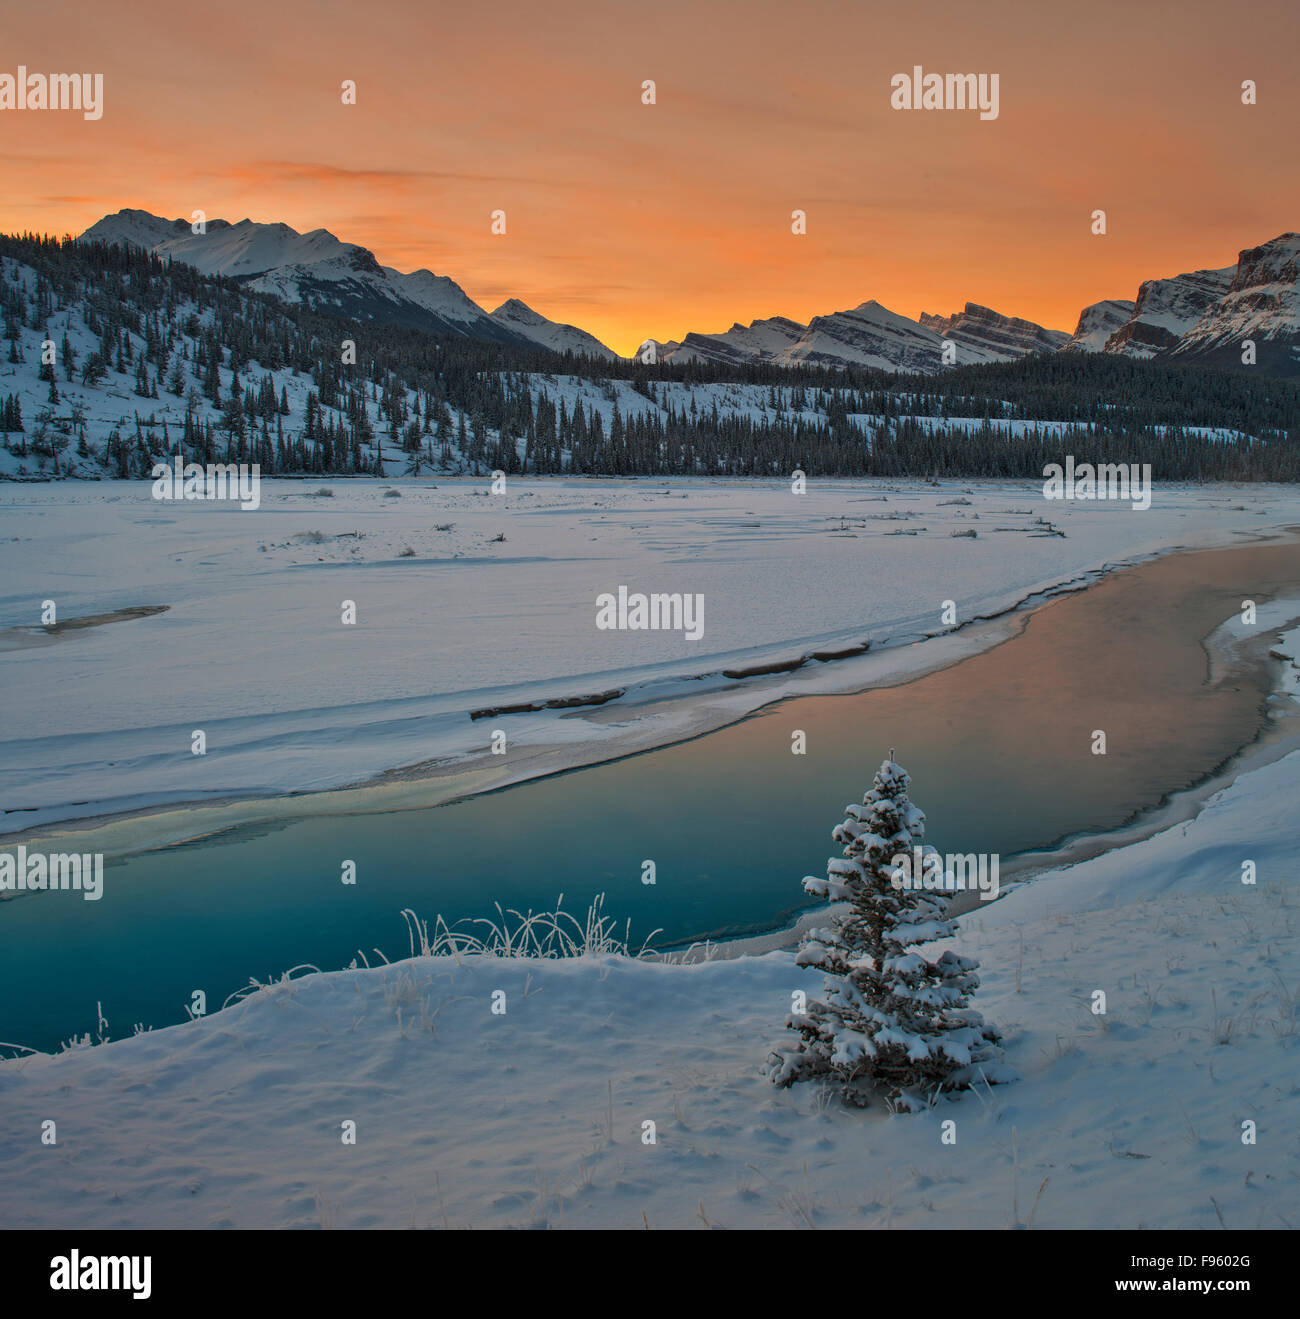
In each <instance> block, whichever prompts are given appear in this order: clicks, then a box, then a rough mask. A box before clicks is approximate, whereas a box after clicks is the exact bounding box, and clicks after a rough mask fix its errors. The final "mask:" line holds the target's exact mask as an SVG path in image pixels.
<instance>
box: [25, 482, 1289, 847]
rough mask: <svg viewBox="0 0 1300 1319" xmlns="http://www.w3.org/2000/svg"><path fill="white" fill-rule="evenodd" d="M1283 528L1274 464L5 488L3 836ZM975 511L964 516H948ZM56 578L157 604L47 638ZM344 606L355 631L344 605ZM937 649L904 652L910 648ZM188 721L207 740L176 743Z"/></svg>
mask: <svg viewBox="0 0 1300 1319" xmlns="http://www.w3.org/2000/svg"><path fill="white" fill-rule="evenodd" d="M321 490H329V491H332V492H333V493H332V494H331V495H325V494H322V493H320V491H321ZM390 491H395V492H396V495H393V494H390ZM1038 519H1047V520H1049V521H1050V522H1052V523H1054V524H1055V525H1056V526H1057V527H1059V528H1061V529H1062V530H1064V531H1065V533H1066V535H1065V536H1063V537H1062V536H1055V535H1047V534H1044V527H1043V525H1042V524H1041V523H1040V522H1039V521H1038ZM1297 523H1300V491H1297V489H1296V488H1294V487H1272V486H1267V487H1259V486H1254V487H1217V486H1216V487H1204V488H1192V487H1157V489H1156V491H1155V500H1154V504H1153V506H1152V508H1151V509H1150V510H1147V511H1144V512H1143V511H1134V510H1133V509H1132V508H1131V506H1130V505H1129V504H1127V503H1113V502H1112V503H1106V502H1098V503H1091V504H1089V503H1082V502H1075V503H1070V502H1060V501H1056V502H1050V503H1049V502H1047V501H1045V500H1044V499H1043V497H1042V490H1041V486H1040V485H1038V484H1037V483H1026V482H1002V483H978V484H967V483H958V482H949V483H945V484H943V485H941V486H930V485H927V484H923V483H918V482H906V483H884V482H834V483H831V482H827V483H818V482H813V483H812V484H811V485H810V487H809V489H808V492H807V493H806V494H803V495H795V494H792V493H791V491H790V488H789V486H788V485H785V484H776V483H772V484H767V483H742V482H734V483H726V482H722V481H702V480H697V481H672V482H669V483H667V484H664V483H659V482H649V481H637V482H614V481H599V480H545V479H543V480H524V479H512V480H510V481H509V482H508V484H507V490H506V493H505V494H492V493H490V487H489V484H488V482H486V481H483V482H478V481H470V480H451V481H449V480H441V479H440V480H439V481H438V482H436V483H434V482H430V481H427V480H426V481H420V480H408V481H395V482H372V481H334V482H332V483H330V482H328V481H326V482H324V483H320V482H299V481H266V482H263V484H262V490H261V506H260V508H259V509H257V510H256V511H248V512H244V511H239V509H238V508H237V507H236V506H233V505H223V504H209V503H202V502H193V501H191V502H171V503H167V502H159V501H155V500H153V499H152V498H151V497H150V487H149V485H148V483H145V482H93V483H92V482H77V481H66V482H60V483H55V484H48V485H47V484H27V485H23V484H7V485H3V486H0V567H2V568H3V582H4V585H3V588H0V629H3V630H0V666H2V667H0V674H2V675H3V676H2V681H3V683H4V688H5V691H6V693H7V695H8V696H9V698H10V699H8V700H7V702H6V712H5V721H4V728H3V731H2V732H0V751H2V752H3V754H2V755H0V805H2V806H3V808H4V809H5V811H6V814H5V816H4V817H3V823H0V830H3V831H8V832H13V831H15V830H17V829H20V828H30V827H35V826H39V825H40V824H42V823H44V822H47V821H50V820H58V819H68V818H72V817H85V816H90V815H95V814H102V813H105V812H108V811H119V810H125V809H131V808H135V807H138V806H142V805H146V804H149V803H158V802H167V801H180V800H198V799H202V798H205V797H208V798H211V797H222V796H229V795H238V794H273V793H282V792H287V791H297V790H310V789H323V788H329V787H335V786H338V785H344V784H350V783H355V782H358V781H360V780H364V779H366V778H367V777H369V776H372V775H375V774H378V773H381V772H383V771H385V770H388V769H392V768H395V767H398V766H405V765H412V764H418V763H423V762H426V761H430V760H440V761H443V762H446V763H451V762H454V761H456V760H457V759H458V758H464V757H471V756H480V755H482V754H484V753H485V752H486V751H487V748H488V745H489V739H490V734H491V731H492V729H493V727H495V726H497V725H498V724H499V723H500V721H499V720H496V719H480V720H471V719H470V718H469V714H470V713H471V712H472V711H475V710H479V709H483V708H490V707H496V706H501V705H506V704H516V703H521V702H527V701H533V700H538V699H547V698H567V697H574V696H584V695H588V694H591V693H599V692H604V691H608V690H610V689H612V688H626V689H628V695H627V697H625V698H624V699H623V700H621V701H619V702H616V703H614V704H613V705H609V706H605V707H602V708H601V711H600V715H601V717H600V719H599V720H596V719H588V718H573V717H567V718H566V717H562V716H563V715H564V714H565V713H566V712H559V711H555V710H547V711H544V712H542V713H539V714H536V715H527V716H520V715H512V716H510V717H509V719H508V720H507V721H506V723H507V726H508V733H509V737H510V743H511V755H512V757H515V756H516V755H517V753H518V751H519V750H520V749H521V748H523V749H526V748H527V747H528V746H529V744H530V743H545V744H554V743H557V742H564V741H566V740H567V741H569V742H574V743H575V744H576V743H581V744H582V746H583V747H584V749H585V750H586V751H587V752H588V753H590V754H595V753H594V752H592V751H591V748H593V747H598V746H601V745H605V744H608V745H609V746H610V748H611V753H612V750H613V748H614V745H615V742H616V741H617V740H618V739H620V738H626V737H627V736H628V734H629V731H630V730H632V729H634V728H635V727H636V726H637V724H638V722H639V721H642V722H643V721H644V720H643V718H642V717H644V719H653V718H658V717H662V705H656V706H654V707H652V708H651V709H650V710H648V711H646V710H640V709H634V708H631V707H632V704H633V702H634V701H638V702H640V703H642V704H644V703H645V702H647V701H649V700H650V699H651V698H656V697H661V696H668V695H679V694H681V693H682V692H683V691H691V692H695V693H699V692H702V691H706V690H717V691H722V692H725V693H726V694H727V699H728V700H730V701H731V702H732V705H731V708H730V714H729V717H736V715H737V714H738V713H743V708H744V706H745V703H746V701H749V702H751V703H754V704H756V703H758V702H760V701H767V700H771V699H774V698H775V696H777V695H780V694H781V693H782V692H784V691H787V690H789V691H796V690H810V689H812V688H813V686H814V685H815V684H816V683H818V682H820V683H823V684H824V683H826V682H831V681H834V682H840V683H842V685H843V686H844V687H846V688H847V687H851V686H852V685H853V683H854V681H855V679H856V678H857V677H858V676H859V675H860V673H861V670H860V669H857V668H855V667H854V666H855V665H856V664H858V661H855V660H846V661H839V662H837V663H834V664H821V663H818V664H814V665H810V666H807V667H805V669H803V670H801V671H800V672H799V673H798V674H792V675H788V677H786V678H778V679H774V680H766V681H765V682H758V683H753V684H748V685H746V684H738V683H737V682H735V681H734V680H732V679H729V678H724V677H722V671H723V670H724V669H727V668H734V667H736V666H741V667H743V666H746V665H753V664H755V663H761V662H768V661H772V660H775V659H785V658H790V657H794V656H798V655H801V654H806V653H808V652H809V651H811V650H815V649H817V648H819V647H824V648H830V649H834V648H835V647H836V646H842V645H848V644H851V643H857V642H861V641H863V640H866V639H870V640H871V642H872V646H873V650H876V649H877V648H879V647H881V646H884V645H888V644H890V643H894V644H897V643H900V642H909V641H912V640H915V639H917V638H918V637H921V636H923V635H926V634H933V633H937V632H943V631H946V630H948V628H947V626H946V624H945V622H944V618H943V609H944V602H945V601H947V600H951V601H952V602H953V604H954V607H955V611H956V618H957V620H958V623H959V624H961V623H965V622H966V621H968V620H970V619H971V618H973V617H976V616H980V615H988V614H992V613H994V612H996V611H999V610H1002V609H1005V608H1008V607H1009V606H1012V605H1015V604H1016V603H1017V602H1019V601H1022V600H1024V599H1025V598H1026V597H1028V596H1030V595H1032V594H1033V593H1035V592H1040V591H1042V590H1044V589H1048V588H1051V587H1053V586H1055V585H1057V584H1059V583H1064V582H1071V581H1076V580H1078V579H1080V578H1081V577H1082V576H1083V575H1084V574H1087V573H1090V572H1096V571H1099V570H1101V569H1103V568H1105V567H1106V566H1108V565H1114V564H1116V563H1118V562H1122V561H1127V560H1132V559H1137V558H1141V557H1143V556H1146V555H1150V554H1153V553H1157V552H1160V551H1162V550H1165V549H1168V548H1170V547H1172V546H1206V545H1216V544H1225V543H1233V542H1237V541H1240V540H1241V539H1242V538H1243V537H1246V536H1253V535H1259V534H1261V533H1264V532H1267V531H1270V530H1276V529H1278V528H1280V527H1283V526H1285V525H1287V524H1297ZM966 531H976V532H977V533H978V535H977V537H976V538H974V539H972V538H969V537H967V536H959V535H956V534H954V533H958V532H966ZM899 533H904V534H899ZM913 533H915V534H913ZM501 536H504V537H505V539H504V540H500V539H498V537H501ZM620 585H626V586H627V587H628V589H629V590H630V591H644V592H684V593H691V594H699V595H701V596H703V602H704V613H703V622H704V635H703V636H702V638H700V639H699V640H696V641H692V640H688V639H686V637H685V636H684V635H683V634H682V633H681V632H672V631H608V630H606V631H602V630H599V629H598V628H597V627H596V625H595V623H596V608H595V601H596V597H597V595H599V594H600V593H602V592H616V591H617V590H618V588H619V586H620ZM47 600H50V601H53V602H54V603H55V605H56V607H57V619H58V620H59V621H67V620H70V619H74V618H84V617H87V616H93V615H102V614H106V613H110V612H112V611H115V610H120V609H126V608H129V607H131V606H141V605H165V606H166V607H167V609H166V612H163V613H158V614H154V615H152V616H149V617H143V618H135V619H131V620H129V621H118V622H112V623H109V624H106V625H103V626H96V627H90V628H83V629H79V630H72V631H68V632H64V633H62V634H61V635H57V636H52V635H50V634H48V633H46V632H44V631H41V630H40V629H39V624H40V623H41V622H42V609H43V607H44V602H45V601H47ZM349 600H351V601H353V602H355V605H356V617H357V621H356V624H355V625H346V624H344V623H343V622H342V615H343V608H344V602H345V601H349ZM945 644H947V640H946V639H945V641H941V642H932V643H930V645H928V646H926V647H915V648H914V649H913V651H912V653H911V655H907V652H906V651H904V650H900V651H899V652H898V654H899V656H900V659H904V658H905V659H906V661H907V662H916V663H923V662H926V661H927V660H928V659H929V657H930V656H931V655H933V654H934V650H933V649H932V648H933V647H936V646H942V645H945ZM922 652H927V654H925V655H923V654H922ZM913 657H914V658H913ZM872 658H873V660H874V658H876V657H874V656H873V657H872ZM702 674H707V675H713V676H712V677H710V678H708V679H706V680H704V681H699V680H698V679H699V675H702ZM858 685H862V684H861V683H860V682H859V684H858ZM737 692H739V693H740V694H739V695H737ZM570 713H571V712H570ZM195 729H202V730H203V731H204V732H205V733H206V736H207V754H206V755H203V756H196V755H193V754H192V752H191V745H192V743H191V735H192V733H193V731H194V730H195ZM643 731H644V730H643ZM672 731H673V730H672V729H669V730H668V731H667V732H666V733H665V736H668V735H670V734H671V732H672Z"/></svg>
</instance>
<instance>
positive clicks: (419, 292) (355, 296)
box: [81, 210, 536, 343]
mask: <svg viewBox="0 0 1300 1319" xmlns="http://www.w3.org/2000/svg"><path fill="white" fill-rule="evenodd" d="M81 237H82V238H83V239H88V240H91V241H94V240H99V241H103V242H107V243H124V244H131V245H134V246H136V247H143V248H146V249H147V250H149V251H152V252H155V253H157V255H158V256H161V257H171V258H172V259H173V260H175V261H181V262H184V263H185V264H186V265H190V266H193V267H195V268H196V269H197V270H201V271H202V272H203V273H204V274H208V275H227V276H230V277H231V278H232V279H239V280H242V281H245V282H246V283H247V284H248V286H249V287H250V288H252V289H255V290H256V291H258V292H261V293H270V294H273V295H274V296H275V297H278V298H281V299H283V300H284V301H285V302H291V303H297V302H301V303H306V304H307V305H309V306H312V307H315V308H318V309H319V310H321V311H326V312H332V313H334V314H336V315H339V316H345V317H348V318H349V319H354V320H362V321H366V320H379V321H386V322H391V323H393V324H396V325H408V326H412V327H414V328H417V329H422V330H428V331H430V332H431V333H434V334H458V335H466V336H468V337H470V338H475V339H494V340H498V341H501V342H507V343H522V342H536V341H535V340H534V339H532V338H531V337H529V336H524V335H520V334H518V333H516V332H515V331H514V330H513V329H511V328H510V327H509V326H507V325H504V324H502V323H501V322H500V321H497V320H494V319H493V318H492V317H491V316H489V315H488V313H487V312H485V311H484V310H483V308H482V307H480V306H479V305H478V304H477V303H475V302H474V301H473V300H472V299H470V298H469V297H468V296H467V295H466V293H465V291H464V290H463V289H462V288H461V287H460V285H458V284H457V283H455V281H454V280H451V279H448V278H447V277H446V276H445V275H435V274H434V273H433V272H432V271H431V270H416V271H414V272H412V273H411V274H409V275H406V274H403V273H402V272H401V271H398V270H394V269H393V268H392V267H390V266H381V265H380V264H379V262H378V261H377V260H376V259H375V255H374V253H373V252H371V251H369V250H368V249H367V248H364V247H359V246H358V245H357V244H355V243H344V242H340V241H339V239H337V238H335V237H334V235H333V234H331V233H329V232H328V231H327V230H325V229H313V230H312V231H311V232H310V233H306V234H300V233H299V232H298V231H297V230H296V229H291V228H290V227H289V226H288V225H287V224H257V223H254V222H253V221H252V220H240V221H239V222H238V223H237V224H231V223H229V222H228V221H226V220H209V221H208V222H207V226H206V232H204V233H201V234H196V233H194V232H193V231H192V229H191V227H190V225H189V224H188V223H187V222H186V221H184V220H164V219H162V218H160V217H159V216H156V215H151V214H149V212H147V211H131V210H123V211H119V212H118V213H117V214H116V215H109V216H105V217H104V218H103V219H102V220H99V221H98V222H97V223H95V224H93V225H91V226H90V228H89V229H87V230H86V232H85V233H84V234H82V235H81Z"/></svg>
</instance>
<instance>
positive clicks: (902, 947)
mask: <svg viewBox="0 0 1300 1319" xmlns="http://www.w3.org/2000/svg"><path fill="white" fill-rule="evenodd" d="M893 754H894V753H893V751H892V750H891V752H890V758H889V759H888V760H886V761H885V762H884V763H883V764H882V765H881V766H880V770H879V772H878V773H877V774H876V777H875V782H874V784H873V786H872V788H871V790H870V791H869V792H868V793H867V794H866V796H865V797H863V799H862V805H861V806H849V807H846V814H847V818H846V819H845V820H844V822H843V824H840V825H838V826H837V827H836V829H835V831H834V834H833V837H834V839H835V841H836V842H838V843H842V844H843V845H844V856H843V859H840V858H832V859H831V860H830V861H829V862H828V863H827V878H825V879H817V878H815V877H812V876H809V877H808V878H807V879H805V880H804V882H803V883H804V888H805V889H806V890H807V891H808V892H809V893H811V894H813V895H814V896H816V897H824V898H829V899H830V900H831V901H833V902H839V901H845V900H847V901H848V902H849V903H850V904H851V907H850V909H849V910H848V911H847V912H846V913H844V914H843V915H836V916H833V917H832V918H831V923H830V925H829V926H828V927H826V928H823V929H817V930H813V931H811V932H810V933H809V934H808V935H807V936H806V937H805V939H804V941H803V943H802V944H801V945H800V948H799V953H798V956H797V958H796V961H797V963H798V965H799V966H809V967H817V968H819V969H820V970H822V971H824V972H825V973H826V983H825V990H824V1001H817V1002H809V1003H808V1004H807V1011H806V1012H803V1013H797V1014H791V1015H790V1016H788V1017H787V1018H786V1025H787V1026H788V1027H789V1028H790V1029H792V1030H794V1031H797V1032H798V1034H799V1036H800V1040H799V1043H798V1044H796V1045H795V1046H794V1047H793V1048H791V1049H790V1050H788V1051H787V1052H785V1053H781V1052H774V1053H773V1054H772V1055H771V1057H770V1058H769V1059H768V1065H769V1075H770V1077H771V1079H772V1081H773V1082H774V1083H775V1084H777V1085H779V1086H789V1085H792V1084H793V1083H794V1082H796V1081H806V1080H813V1079H819V1078H820V1079H823V1080H827V1081H831V1082H835V1083H838V1085H839V1088H840V1093H841V1095H842V1096H843V1098H844V1099H845V1101H846V1102H848V1103H851V1104H858V1105H865V1104H866V1103H868V1102H869V1099H870V1096H871V1094H872V1092H873V1091H875V1092H877V1093H883V1094H884V1095H885V1096H886V1097H887V1098H888V1099H890V1100H891V1101H893V1103H894V1105H895V1106H896V1107H898V1108H902V1109H907V1110H912V1111H915V1110H917V1109H920V1108H925V1107H927V1106H928V1105H929V1104H930V1103H931V1102H933V1098H934V1096H935V1095H937V1094H938V1093H939V1092H940V1091H944V1090H957V1089H964V1088H966V1087H967V1086H969V1085H970V1084H971V1083H972V1082H973V1081H976V1080H980V1079H986V1080H988V1081H990V1082H994V1081H1001V1080H1014V1079H1015V1073H1014V1072H1013V1071H1012V1070H1011V1069H1010V1068H1008V1067H1007V1066H1006V1065H1005V1064H1003V1063H1001V1062H1000V1058H1001V1050H1000V1049H999V1048H998V1047H997V1045H998V1041H999V1039H1000V1036H999V1034H998V1032H997V1030H996V1029H995V1028H994V1027H992V1026H988V1025H986V1024H985V1023H984V1020H983V1018H982V1017H981V1016H980V1014H979V1013H978V1012H976V1011H974V1010H973V1009H971V1008H968V1007H967V1006H966V1005H967V1003H968V1002H969V1000H970V995H971V993H972V992H973V991H974V990H975V989H976V988H977V987H978V986H979V977H978V976H977V975H976V974H975V970H976V968H977V966H978V965H979V963H978V962H975V961H973V960H972V959H971V958H968V957H962V956H960V955H959V954H957V953H954V952H952V951H947V952H945V953H943V954H942V956H940V957H939V958H938V960H937V961H934V962H931V961H929V960H927V959H926V958H925V957H923V956H922V955H921V954H920V953H918V952H916V951H915V949H916V947H917V946H918V945H921V944H927V943H930V942H932V941H933V940H936V939H944V938H947V937H949V936H950V935H953V934H955V933H956V932H957V931H956V927H955V926H954V924H953V923H952V922H951V921H950V920H948V919H947V918H946V916H945V914H944V913H945V905H946V904H945V899H944V897H943V896H942V894H941V893H938V892H934V891H925V890H923V889H920V888H917V887H912V886H909V887H904V886H903V885H902V883H901V880H902V878H903V872H902V870H901V869H899V868H896V867H895V865H894V858H896V857H898V856H899V854H900V853H911V854H912V856H913V858H916V857H917V855H918V854H917V853H916V852H915V851H914V849H917V848H919V849H920V854H919V855H920V857H921V858H924V857H925V856H928V855H937V853H935V849H934V848H933V847H929V846H926V845H923V844H922V842H921V840H922V838H923V837H924V836H925V815H924V813H923V812H922V811H920V810H919V809H918V808H917V807H916V806H914V805H913V804H912V803H911V801H909V800H908V796H907V787H908V783H909V781H910V780H909V777H908V774H907V771H906V770H904V769H903V768H902V767H901V766H899V765H897V764H895V763H894V760H893ZM933 864H934V863H933V862H931V863H930V865H931V866H933ZM912 873H913V874H917V875H919V874H921V873H922V867H921V866H914V867H913V870H912ZM896 880H898V881H900V882H899V883H896V882H895V881H896Z"/></svg>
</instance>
